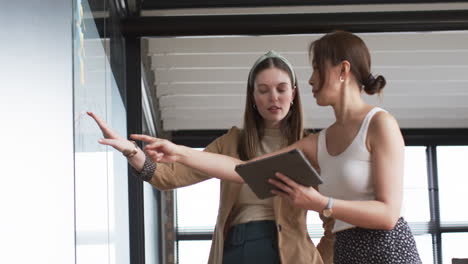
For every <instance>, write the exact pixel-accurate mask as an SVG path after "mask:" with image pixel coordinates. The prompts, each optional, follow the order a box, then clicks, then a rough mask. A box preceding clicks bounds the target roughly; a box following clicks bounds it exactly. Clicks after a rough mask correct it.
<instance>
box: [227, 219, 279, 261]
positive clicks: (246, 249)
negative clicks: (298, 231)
mask: <svg viewBox="0 0 468 264" xmlns="http://www.w3.org/2000/svg"><path fill="white" fill-rule="evenodd" d="M254 263H255V264H262V263H265V264H266V263H268V264H276V263H280V258H279V253H278V235H277V231H276V224H275V222H274V221H254V222H248V223H245V224H239V225H235V226H233V227H231V229H230V230H229V232H228V235H227V237H226V240H225V241H224V252H223V264H254Z"/></svg>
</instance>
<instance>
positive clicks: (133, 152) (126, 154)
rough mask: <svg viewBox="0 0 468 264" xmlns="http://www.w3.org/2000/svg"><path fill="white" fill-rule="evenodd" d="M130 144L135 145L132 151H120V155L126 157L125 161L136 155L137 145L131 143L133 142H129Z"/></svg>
mask: <svg viewBox="0 0 468 264" xmlns="http://www.w3.org/2000/svg"><path fill="white" fill-rule="evenodd" d="M130 142H132V143H133V145H135V148H134V149H131V150H128V149H126V150H124V151H122V154H123V155H124V156H125V157H127V159H129V158H131V157H133V156H135V155H136V154H137V153H138V145H137V143H136V142H135V141H133V140H131V141H130Z"/></svg>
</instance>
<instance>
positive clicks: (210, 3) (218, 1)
mask: <svg viewBox="0 0 468 264" xmlns="http://www.w3.org/2000/svg"><path fill="white" fill-rule="evenodd" d="M325 2H326V5H374V4H419V3H425V4H427V3H450V2H466V1H457V0H448V1H440V0H432V1H423V0H408V1H404V0H400V1H395V0H327V1H323V0H291V1H288V0H204V1H192V0H168V1H160V0H152V1H150V0H146V1H144V2H143V6H142V9H144V10H158V9H159V10H160V9H176V8H225V7H275V6H320V5H325Z"/></svg>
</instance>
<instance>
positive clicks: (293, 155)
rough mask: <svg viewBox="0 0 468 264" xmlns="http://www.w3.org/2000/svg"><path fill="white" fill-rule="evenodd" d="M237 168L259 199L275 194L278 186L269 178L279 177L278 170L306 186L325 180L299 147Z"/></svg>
mask: <svg viewBox="0 0 468 264" xmlns="http://www.w3.org/2000/svg"><path fill="white" fill-rule="evenodd" d="M235 170H236V172H237V173H238V174H239V175H240V176H241V177H242V179H244V181H245V183H247V185H249V187H250V189H252V191H253V192H254V193H255V194H256V195H257V197H258V198H259V199H265V198H269V197H272V196H274V194H272V193H271V190H272V189H276V187H275V186H274V185H272V184H270V183H269V182H268V179H270V178H275V179H278V178H277V177H276V176H275V173H276V172H281V173H282V174H284V175H286V176H288V177H289V178H291V179H292V180H294V181H295V182H297V183H299V184H302V185H305V186H316V185H319V184H321V183H322V182H323V180H322V178H321V177H320V175H319V174H318V173H317V171H316V170H315V169H314V168H313V167H312V165H311V164H310V162H309V161H308V160H307V158H306V157H305V156H304V154H303V153H302V151H300V150H298V149H293V150H291V151H289V152H284V153H281V154H278V155H275V156H271V157H268V158H264V159H260V160H255V161H251V162H247V163H244V164H240V165H237V166H236V168H235Z"/></svg>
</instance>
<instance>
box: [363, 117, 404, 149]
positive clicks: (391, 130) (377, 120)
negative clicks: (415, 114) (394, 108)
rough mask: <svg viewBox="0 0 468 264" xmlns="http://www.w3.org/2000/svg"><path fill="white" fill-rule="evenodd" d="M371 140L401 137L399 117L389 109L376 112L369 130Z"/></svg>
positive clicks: (368, 134) (377, 140)
mask: <svg viewBox="0 0 468 264" xmlns="http://www.w3.org/2000/svg"><path fill="white" fill-rule="evenodd" d="M367 137H368V138H369V140H370V141H371V142H372V141H375V142H379V141H381V140H384V139H385V138H400V137H401V130H400V126H399V125H398V121H397V119H396V118H395V117H394V116H393V115H392V114H390V113H389V112H387V111H379V112H377V113H375V115H374V116H373V117H372V119H371V120H370V123H369V129H368V132H367Z"/></svg>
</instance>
